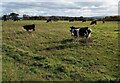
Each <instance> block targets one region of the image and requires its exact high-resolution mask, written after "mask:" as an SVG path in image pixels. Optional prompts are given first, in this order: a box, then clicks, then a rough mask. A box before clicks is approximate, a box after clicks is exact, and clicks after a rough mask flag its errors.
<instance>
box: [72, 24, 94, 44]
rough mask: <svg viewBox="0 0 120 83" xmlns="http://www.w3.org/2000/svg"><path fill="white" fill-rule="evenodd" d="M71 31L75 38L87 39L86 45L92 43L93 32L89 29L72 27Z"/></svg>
mask: <svg viewBox="0 0 120 83" xmlns="http://www.w3.org/2000/svg"><path fill="white" fill-rule="evenodd" d="M70 28H71V30H70V32H71V35H72V36H74V38H77V37H86V44H89V42H90V36H91V32H92V30H91V29H90V28H88V27H73V26H71V27H70Z"/></svg>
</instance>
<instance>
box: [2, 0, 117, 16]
mask: <svg viewBox="0 0 120 83" xmlns="http://www.w3.org/2000/svg"><path fill="white" fill-rule="evenodd" d="M118 1H119V0H84V1H83V0H26V1H25V0H4V1H3V0H2V1H0V6H1V9H0V15H5V14H9V13H11V12H15V13H18V14H19V15H20V16H22V15H23V14H27V15H30V16H35V15H37V16H77V17H79V16H85V17H88V16H110V15H118Z"/></svg>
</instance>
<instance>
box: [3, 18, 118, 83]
mask: <svg viewBox="0 0 120 83" xmlns="http://www.w3.org/2000/svg"><path fill="white" fill-rule="evenodd" d="M33 23H34V24H35V26H36V31H28V32H27V31H25V30H24V29H23V27H22V26H24V25H27V24H33ZM70 26H88V27H90V28H91V29H92V34H91V43H90V45H89V46H87V45H86V44H85V38H79V41H78V42H73V38H72V37H71V33H70V31H69V30H70ZM118 57H119V50H118V24H117V22H106V23H104V24H103V23H102V22H101V21H99V22H98V23H97V25H92V26H90V22H89V21H87V22H85V23H82V22H78V21H76V22H68V21H58V22H52V23H46V21H40V20H20V21H18V22H13V21H6V22H2V74H3V76H2V80H3V81H20V80H21V81H28V80H29V81H30V80H31V81H73V80H74V81H99V80H102V81H110V80H112V81H115V80H119V79H120V78H119V74H120V73H119V66H120V65H119V58H118Z"/></svg>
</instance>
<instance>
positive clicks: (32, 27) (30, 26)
mask: <svg viewBox="0 0 120 83" xmlns="http://www.w3.org/2000/svg"><path fill="white" fill-rule="evenodd" d="M23 28H24V29H26V31H29V30H31V29H32V30H33V31H35V24H32V25H25V26H23Z"/></svg>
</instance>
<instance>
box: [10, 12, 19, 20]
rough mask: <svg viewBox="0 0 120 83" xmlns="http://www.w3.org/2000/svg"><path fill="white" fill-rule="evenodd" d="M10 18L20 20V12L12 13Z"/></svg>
mask: <svg viewBox="0 0 120 83" xmlns="http://www.w3.org/2000/svg"><path fill="white" fill-rule="evenodd" d="M9 16H10V18H11V19H12V20H13V21H17V20H19V18H18V16H19V14H16V13H10V15H9Z"/></svg>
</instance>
